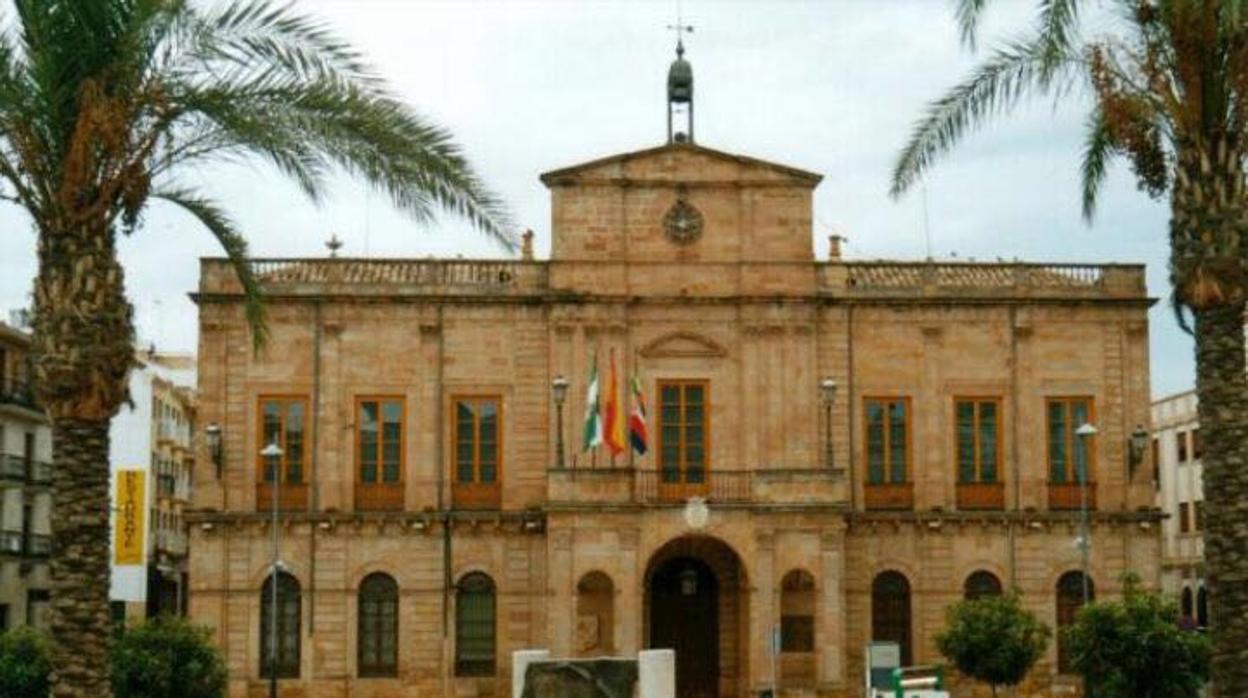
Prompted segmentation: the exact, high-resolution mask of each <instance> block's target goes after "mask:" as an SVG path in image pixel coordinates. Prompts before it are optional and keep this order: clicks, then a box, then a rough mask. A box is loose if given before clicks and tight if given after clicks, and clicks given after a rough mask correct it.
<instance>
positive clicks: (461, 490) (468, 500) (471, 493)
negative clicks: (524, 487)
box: [451, 482, 503, 509]
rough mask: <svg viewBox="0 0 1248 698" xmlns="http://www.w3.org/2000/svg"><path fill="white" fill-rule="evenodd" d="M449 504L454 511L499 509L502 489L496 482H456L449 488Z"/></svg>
mask: <svg viewBox="0 0 1248 698" xmlns="http://www.w3.org/2000/svg"><path fill="white" fill-rule="evenodd" d="M451 504H452V506H454V507H455V508H456V509H501V508H502V506H503V488H502V487H501V486H499V484H498V483H497V482H492V483H489V484H480V483H462V482H456V483H454V484H453V485H452V486H451Z"/></svg>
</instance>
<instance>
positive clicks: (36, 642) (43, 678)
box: [0, 625, 52, 698]
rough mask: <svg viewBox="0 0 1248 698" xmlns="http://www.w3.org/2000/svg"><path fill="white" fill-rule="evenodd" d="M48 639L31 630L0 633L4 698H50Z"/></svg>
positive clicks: (23, 628)
mask: <svg viewBox="0 0 1248 698" xmlns="http://www.w3.org/2000/svg"><path fill="white" fill-rule="evenodd" d="M48 652H49V649H48V639H47V638H46V637H44V636H43V634H42V633H40V632H38V631H36V630H34V629H32V628H29V627H27V626H24V625H23V626H18V627H16V628H13V629H12V630H9V631H8V632H5V633H0V697H2V698H46V696H47V695H48V685H49V684H48V672H49V671H50V670H51V668H52V665H51V663H50V662H49V659H48Z"/></svg>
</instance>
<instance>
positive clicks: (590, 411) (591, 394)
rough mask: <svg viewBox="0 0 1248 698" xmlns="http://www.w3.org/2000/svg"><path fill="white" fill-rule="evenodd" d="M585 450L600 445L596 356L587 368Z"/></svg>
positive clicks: (600, 432)
mask: <svg viewBox="0 0 1248 698" xmlns="http://www.w3.org/2000/svg"><path fill="white" fill-rule="evenodd" d="M583 433H584V440H583V442H584V445H585V450H586V451H588V450H589V449H591V448H597V447H598V446H601V445H602V416H601V415H600V414H599V412H598V355H597V354H595V355H594V363H593V364H592V365H591V366H590V368H589V387H588V388H587V389H586V390H585V430H584V432H583Z"/></svg>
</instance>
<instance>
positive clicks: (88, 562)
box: [50, 419, 111, 698]
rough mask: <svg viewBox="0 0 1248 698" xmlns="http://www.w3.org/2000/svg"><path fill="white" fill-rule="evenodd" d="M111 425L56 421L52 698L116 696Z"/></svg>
mask: <svg viewBox="0 0 1248 698" xmlns="http://www.w3.org/2000/svg"><path fill="white" fill-rule="evenodd" d="M108 424H109V422H108V420H103V421H100V420H77V419H55V420H53V423H52V444H53V446H52V449H53V456H52V458H53V463H54V467H55V471H54V473H53V476H52V484H53V488H54V489H53V491H54V495H53V497H54V504H53V506H54V510H55V512H56V513H55V516H54V517H53V523H52V535H53V541H54V545H55V550H56V554H55V555H53V556H52V560H51V574H52V585H53V590H52V603H51V608H50V611H51V613H50V616H51V625H52V637H53V638H54V639H55V640H56V642H55V643H54V644H53V664H52V665H53V670H52V685H53V690H52V694H53V695H54V696H56V698H100V697H101V696H108V695H111V691H110V686H109V677H108V641H109V636H110V632H109V631H110V626H111V621H110V618H109V611H108V586H109V585H108V579H109V565H108V562H109V560H108V554H109V553H108V550H109V548H108V514H109V496H108V480H109V474H108V473H109V471H108Z"/></svg>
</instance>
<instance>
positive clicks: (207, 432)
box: [204, 422, 222, 480]
mask: <svg viewBox="0 0 1248 698" xmlns="http://www.w3.org/2000/svg"><path fill="white" fill-rule="evenodd" d="M204 441H205V442H206V443H207V444H208V455H209V456H210V457H211V458H212V464H213V465H215V466H216V468H217V479H218V480H220V479H221V463H222V460H221V425H220V424H217V423H216V422H211V423H209V424H208V426H206V427H204Z"/></svg>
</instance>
